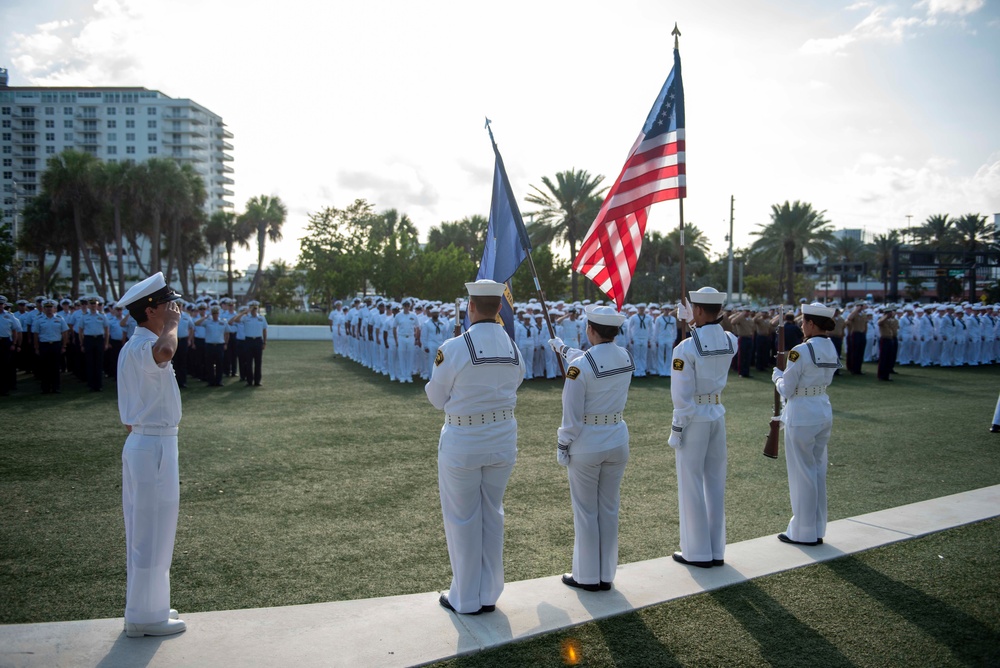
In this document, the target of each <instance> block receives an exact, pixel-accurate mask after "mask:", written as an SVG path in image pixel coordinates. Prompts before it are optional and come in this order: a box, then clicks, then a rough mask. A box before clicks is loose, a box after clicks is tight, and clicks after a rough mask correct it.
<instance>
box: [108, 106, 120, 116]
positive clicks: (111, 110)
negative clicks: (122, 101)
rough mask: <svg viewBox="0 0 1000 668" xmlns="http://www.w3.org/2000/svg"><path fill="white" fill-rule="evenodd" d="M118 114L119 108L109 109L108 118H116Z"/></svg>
mask: <svg viewBox="0 0 1000 668" xmlns="http://www.w3.org/2000/svg"><path fill="white" fill-rule="evenodd" d="M117 114H118V107H108V116H115V115H117Z"/></svg>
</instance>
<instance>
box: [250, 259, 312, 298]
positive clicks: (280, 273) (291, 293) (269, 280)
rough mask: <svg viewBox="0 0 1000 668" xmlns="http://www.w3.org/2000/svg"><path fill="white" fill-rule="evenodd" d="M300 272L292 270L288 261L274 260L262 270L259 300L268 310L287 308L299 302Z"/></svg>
mask: <svg viewBox="0 0 1000 668" xmlns="http://www.w3.org/2000/svg"><path fill="white" fill-rule="evenodd" d="M301 278H302V277H301V274H300V272H298V271H296V270H294V269H293V268H292V267H291V266H290V265H289V264H288V263H286V262H284V261H282V260H276V261H275V262H272V263H271V266H270V267H268V268H267V270H266V271H264V272H262V276H261V283H260V296H261V301H262V302H263V303H264V304H265V305H266V306H267V308H268V310H271V309H279V310H289V309H293V308H295V307H296V306H298V305H299V304H300V303H301V302H300V300H299V296H298V289H299V285H300V282H301Z"/></svg>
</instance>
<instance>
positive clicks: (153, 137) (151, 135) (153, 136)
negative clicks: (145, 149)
mask: <svg viewBox="0 0 1000 668" xmlns="http://www.w3.org/2000/svg"><path fill="white" fill-rule="evenodd" d="M146 138H147V139H148V140H149V141H156V133H155V132H150V133H149V134H148V135H147V136H146Z"/></svg>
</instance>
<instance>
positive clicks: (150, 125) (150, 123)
mask: <svg viewBox="0 0 1000 668" xmlns="http://www.w3.org/2000/svg"><path fill="white" fill-rule="evenodd" d="M146 127H147V128H155V127H156V121H146Z"/></svg>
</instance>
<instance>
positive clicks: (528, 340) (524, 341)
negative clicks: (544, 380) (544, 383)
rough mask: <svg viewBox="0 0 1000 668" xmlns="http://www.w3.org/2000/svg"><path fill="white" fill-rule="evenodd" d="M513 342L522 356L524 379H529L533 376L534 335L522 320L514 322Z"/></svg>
mask: <svg viewBox="0 0 1000 668" xmlns="http://www.w3.org/2000/svg"><path fill="white" fill-rule="evenodd" d="M514 343H516V344H517V349H518V350H520V351H521V356H522V357H523V358H524V379H525V380H530V379H532V378H534V377H535V374H534V369H535V337H534V336H532V334H531V328H530V327H528V326H527V325H526V324H525V321H524V320H517V321H515V322H514Z"/></svg>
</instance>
